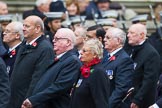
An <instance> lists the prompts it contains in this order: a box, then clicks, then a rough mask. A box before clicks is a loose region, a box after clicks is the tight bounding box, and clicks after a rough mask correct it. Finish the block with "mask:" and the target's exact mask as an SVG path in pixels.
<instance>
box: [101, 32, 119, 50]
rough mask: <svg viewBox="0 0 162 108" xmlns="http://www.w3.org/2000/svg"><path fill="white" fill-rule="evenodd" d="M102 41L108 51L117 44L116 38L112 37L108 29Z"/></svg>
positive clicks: (115, 47)
mask: <svg viewBox="0 0 162 108" xmlns="http://www.w3.org/2000/svg"><path fill="white" fill-rule="evenodd" d="M104 42H105V49H106V50H107V51H109V52H112V51H114V50H115V49H117V47H118V46H119V40H118V38H117V37H114V36H113V35H112V32H111V31H110V30H108V31H107V32H106V35H105V38H104Z"/></svg>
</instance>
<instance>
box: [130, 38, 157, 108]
mask: <svg viewBox="0 0 162 108" xmlns="http://www.w3.org/2000/svg"><path fill="white" fill-rule="evenodd" d="M134 48H135V49H134V53H133V60H134V64H135V65H134V66H135V67H134V68H135V74H134V77H133V85H134V87H135V92H134V97H133V100H132V101H133V102H134V103H135V104H137V105H138V106H139V107H140V108H148V107H149V106H150V105H152V104H154V103H155V92H156V87H157V81H158V78H159V73H160V56H159V54H158V52H157V51H156V50H155V49H154V48H153V47H152V45H151V44H150V43H149V42H148V41H147V40H146V41H145V42H144V43H143V44H142V45H140V46H137V47H134Z"/></svg>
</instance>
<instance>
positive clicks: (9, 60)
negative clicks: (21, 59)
mask: <svg viewBox="0 0 162 108" xmlns="http://www.w3.org/2000/svg"><path fill="white" fill-rule="evenodd" d="M20 45H21V44H20ZM20 45H18V46H17V47H16V48H15V49H13V50H15V54H14V53H12V51H13V50H12V51H11V52H6V53H5V55H4V56H3V57H2V58H3V60H4V62H5V64H6V67H7V73H8V74H9V77H10V76H11V73H12V71H13V67H14V63H15V60H16V55H17V52H18V50H19V48H20Z"/></svg>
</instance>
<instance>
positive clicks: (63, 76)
mask: <svg viewBox="0 0 162 108" xmlns="http://www.w3.org/2000/svg"><path fill="white" fill-rule="evenodd" d="M53 43H54V44H53V46H54V51H55V53H56V57H57V58H58V59H57V60H56V61H55V62H54V63H53V65H51V66H50V67H49V69H48V70H47V71H46V72H45V74H44V75H43V76H42V77H41V78H40V80H39V81H38V83H37V85H36V86H35V88H34V91H33V94H32V96H30V97H27V99H26V100H25V101H24V102H23V105H22V108H32V107H34V108H35V107H36V108H37V107H38V108H67V107H68V105H69V102H70V92H71V88H72V87H73V85H75V82H76V81H77V79H78V75H79V69H80V66H81V62H80V60H79V58H78V57H77V55H76V54H75V53H74V51H73V48H74V44H75V35H74V32H73V31H72V30H70V29H68V28H61V29H59V30H58V31H57V32H56V34H55V36H54V39H53Z"/></svg>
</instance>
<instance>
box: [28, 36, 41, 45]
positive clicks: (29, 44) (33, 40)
mask: <svg viewBox="0 0 162 108" xmlns="http://www.w3.org/2000/svg"><path fill="white" fill-rule="evenodd" d="M39 37H41V36H38V37H37V38H35V39H33V40H32V41H31V42H30V43H26V44H27V45H28V44H29V45H32V44H33V43H34V42H35V41H36V40H37V39H38V38H39Z"/></svg>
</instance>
